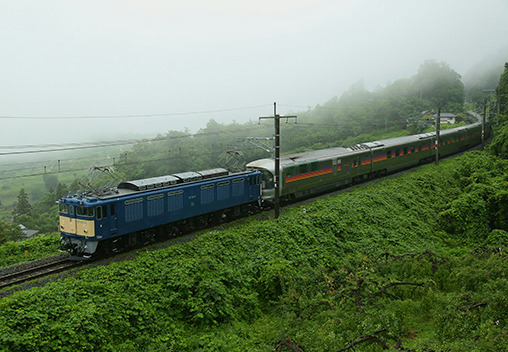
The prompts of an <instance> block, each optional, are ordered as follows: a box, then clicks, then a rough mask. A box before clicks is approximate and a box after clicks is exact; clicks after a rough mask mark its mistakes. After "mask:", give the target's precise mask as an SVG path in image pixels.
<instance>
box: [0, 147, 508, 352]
mask: <svg viewBox="0 0 508 352" xmlns="http://www.w3.org/2000/svg"><path fill="white" fill-rule="evenodd" d="M507 163H508V162H507V161H506V160H503V159H498V158H496V157H493V156H488V155H486V154H485V153H480V152H474V153H469V154H466V155H464V156H462V157H460V158H456V159H453V160H445V161H443V162H442V163H441V164H440V165H439V167H435V166H433V165H429V166H425V167H422V168H421V169H420V170H418V171H416V172H412V173H408V174H405V175H403V176H401V177H398V178H395V179H387V180H382V181H380V182H378V183H375V184H370V185H366V186H362V187H359V188H357V189H355V190H354V191H352V192H349V193H343V194H340V195H337V196H334V197H327V198H324V199H322V200H319V201H316V202H313V203H310V204H307V205H304V206H300V207H296V208H293V209H288V210H285V211H284V212H283V214H282V216H281V218H280V219H278V220H264V221H263V216H264V215H258V216H256V217H255V218H252V219H243V220H241V221H239V222H238V223H237V224H234V225H229V226H231V228H229V229H227V228H226V226H223V227H222V228H219V229H217V230H213V231H208V232H206V233H204V234H202V235H201V236H199V237H197V238H195V239H194V240H192V241H191V242H188V243H181V244H178V245H175V246H172V247H169V248H167V249H162V250H157V251H148V250H142V251H140V252H139V256H138V257H136V258H134V259H132V260H131V261H128V262H121V263H113V264H110V265H108V266H105V267H98V268H93V269H87V270H84V271H81V272H80V273H78V274H77V276H76V277H74V278H69V279H66V280H63V281H59V282H54V283H51V284H49V285H46V286H45V287H43V288H36V289H32V290H30V291H25V292H19V293H15V294H14V295H12V296H10V297H7V298H4V299H2V301H0V346H2V347H3V349H4V350H7V351H26V350H40V351H50V350H62V351H67V350H68V351H72V350H82V351H88V350H89V351H93V350H102V351H119V350H120V351H122V350H123V351H139V350H148V351H176V350H178V351H246V350H249V351H272V350H273V348H274V346H275V345H278V344H279V345H280V346H281V347H282V346H286V345H288V344H291V346H296V344H299V345H301V346H302V348H303V349H304V350H305V351H337V350H340V349H341V348H344V347H346V346H347V345H348V344H350V343H352V342H355V341H359V340H360V339H361V338H362V337H366V336H370V337H372V339H371V341H370V342H371V344H359V345H357V346H356V347H355V348H356V349H357V350H361V351H378V350H381V348H382V346H383V344H386V345H387V346H389V347H390V348H392V349H393V348H394V347H395V346H396V345H397V344H399V345H402V346H403V347H404V348H413V349H419V350H423V348H431V349H434V350H443V349H449V350H451V351H463V350H468V351H485V350H500V349H502V348H503V346H505V345H506V338H507V335H506V333H507V331H506V324H507V323H508V321H506V317H507V316H508V301H507V298H506V294H505V293H506V292H507V290H508V277H507V273H508V267H507V266H508V264H507V262H506V260H505V251H506V246H507V244H508V232H507V231H506V230H507V228H506V224H507V218H506V214H508V212H507V211H506V210H507V209H506V204H508V193H507V189H508V179H507V171H506V170H507V169H508V168H507V166H508V165H507ZM487 210H488V211H487ZM260 220H261V221H260ZM236 225H238V226H236ZM281 340H282V342H281ZM282 343H283V344H285V345H282Z"/></svg>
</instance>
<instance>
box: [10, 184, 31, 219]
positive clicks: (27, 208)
mask: <svg viewBox="0 0 508 352" xmlns="http://www.w3.org/2000/svg"><path fill="white" fill-rule="evenodd" d="M31 214H32V206H31V205H30V201H29V199H28V194H26V193H25V189H24V188H21V189H20V190H19V194H18V202H17V203H16V206H15V207H14V210H13V211H12V216H13V217H14V219H16V217H18V216H20V215H31Z"/></svg>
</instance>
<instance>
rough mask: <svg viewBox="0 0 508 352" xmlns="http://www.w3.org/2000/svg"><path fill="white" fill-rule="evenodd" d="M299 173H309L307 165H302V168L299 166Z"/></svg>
mask: <svg viewBox="0 0 508 352" xmlns="http://www.w3.org/2000/svg"><path fill="white" fill-rule="evenodd" d="M298 171H299V172H300V173H301V174H304V173H306V172H307V164H300V166H298Z"/></svg>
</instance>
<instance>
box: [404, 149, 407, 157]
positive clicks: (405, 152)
mask: <svg viewBox="0 0 508 352" xmlns="http://www.w3.org/2000/svg"><path fill="white" fill-rule="evenodd" d="M406 154H407V147H404V155H406Z"/></svg>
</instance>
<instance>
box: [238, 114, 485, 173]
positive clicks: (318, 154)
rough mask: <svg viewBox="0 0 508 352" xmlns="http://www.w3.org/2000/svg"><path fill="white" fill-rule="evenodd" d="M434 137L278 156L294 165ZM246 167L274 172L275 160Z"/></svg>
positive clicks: (418, 136)
mask: <svg viewBox="0 0 508 352" xmlns="http://www.w3.org/2000/svg"><path fill="white" fill-rule="evenodd" d="M475 126H476V125H475V124H471V125H466V126H461V127H457V128H452V129H447V130H442V131H441V134H442V135H447V134H451V133H456V132H458V131H466V130H467V129H470V128H473V127H475ZM435 137H436V132H429V133H421V134H416V135H411V136H402V137H396V138H390V139H383V140H379V141H374V142H366V143H359V144H355V145H352V146H349V147H337V148H328V149H321V150H310V151H306V152H302V153H297V154H291V155H286V156H282V157H281V158H280V165H281V167H285V166H288V165H295V164H299V163H308V162H312V161H319V160H322V159H329V158H337V159H340V158H344V157H346V156H354V155H360V154H363V153H365V152H370V151H371V150H374V151H375V150H376V149H380V148H394V147H397V146H400V145H405V144H411V143H418V142H421V141H423V140H428V139H433V138H435ZM247 167H249V168H260V169H266V170H269V171H271V172H274V170H275V161H274V160H273V159H259V160H254V161H252V162H250V163H248V164H247Z"/></svg>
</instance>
